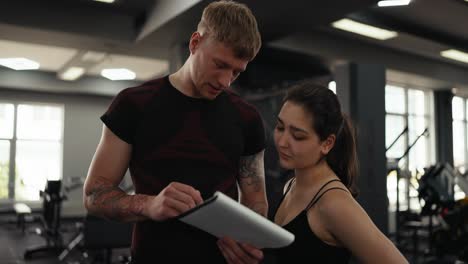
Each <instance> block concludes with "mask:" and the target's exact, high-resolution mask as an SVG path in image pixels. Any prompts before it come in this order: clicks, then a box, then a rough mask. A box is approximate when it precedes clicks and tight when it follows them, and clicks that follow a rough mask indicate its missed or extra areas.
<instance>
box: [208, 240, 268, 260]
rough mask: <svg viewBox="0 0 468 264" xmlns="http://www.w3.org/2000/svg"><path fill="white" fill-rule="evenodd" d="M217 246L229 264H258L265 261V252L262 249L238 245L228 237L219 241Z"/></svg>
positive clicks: (242, 244)
mask: <svg viewBox="0 0 468 264" xmlns="http://www.w3.org/2000/svg"><path fill="white" fill-rule="evenodd" d="M217 244H218V247H219V249H220V250H221V253H222V254H223V256H224V258H225V259H226V261H227V263H229V264H238V263H239V264H256V263H259V262H260V261H261V260H262V259H263V252H262V251H261V250H260V249H258V248H255V247H253V246H251V245H248V244H245V243H238V242H236V241H234V240H232V239H231V238H228V237H223V238H221V239H219V240H218V242H217Z"/></svg>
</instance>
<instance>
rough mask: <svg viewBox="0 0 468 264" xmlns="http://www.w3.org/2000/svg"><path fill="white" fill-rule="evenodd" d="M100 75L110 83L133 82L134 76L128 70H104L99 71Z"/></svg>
mask: <svg viewBox="0 0 468 264" xmlns="http://www.w3.org/2000/svg"><path fill="white" fill-rule="evenodd" d="M101 75H102V76H103V77H106V78H107V79H109V80H112V81H120V80H133V79H135V77H136V74H135V73H134V72H132V71H131V70H129V69H124V68H120V69H104V70H102V71H101Z"/></svg>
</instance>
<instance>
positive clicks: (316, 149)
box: [274, 82, 408, 264]
mask: <svg viewBox="0 0 468 264" xmlns="http://www.w3.org/2000/svg"><path fill="white" fill-rule="evenodd" d="M274 139H275V145H276V149H277V151H278V154H279V160H280V164H281V166H282V167H283V168H285V169H290V170H294V177H293V178H292V179H291V180H289V181H288V182H287V183H286V185H285V188H284V196H283V199H282V200H281V203H280V205H279V207H278V209H277V211H276V213H275V218H274V221H275V222H276V223H277V224H278V225H280V226H283V227H284V228H285V229H287V230H289V231H290V232H292V233H294V235H295V236H296V239H295V241H294V243H293V244H291V245H290V246H288V247H285V248H281V249H277V250H275V255H276V256H277V259H278V261H279V263H304V262H308V263H348V261H349V259H350V256H351V255H354V256H355V257H356V258H357V259H358V260H359V261H360V262H361V263H392V264H393V263H408V262H407V261H406V259H405V258H404V257H403V256H402V254H401V253H400V252H399V251H398V250H397V249H396V247H395V246H394V245H393V244H392V243H391V242H390V240H389V239H387V238H386V237H385V236H384V235H383V234H382V233H381V232H380V231H379V229H377V227H376V226H375V225H374V224H373V223H372V221H371V220H370V218H369V216H368V215H367V214H366V212H365V211H364V210H363V209H362V208H361V206H360V205H359V204H358V203H357V202H356V201H355V199H354V196H355V195H356V192H355V189H354V182H355V177H356V172H357V157H356V146H355V139H354V134H353V130H352V128H351V124H350V121H349V120H348V119H347V117H346V116H345V115H344V114H343V113H342V112H341V106H340V103H339V102H338V98H337V97H336V95H335V94H334V93H333V92H331V91H330V90H329V89H327V88H325V87H321V86H317V85H314V84H312V83H310V82H303V83H300V84H298V85H296V86H294V87H292V88H291V89H290V90H289V91H288V93H287V95H286V98H285V100H284V104H283V106H282V108H281V111H280V113H279V115H278V123H277V125H276V128H275V132H274Z"/></svg>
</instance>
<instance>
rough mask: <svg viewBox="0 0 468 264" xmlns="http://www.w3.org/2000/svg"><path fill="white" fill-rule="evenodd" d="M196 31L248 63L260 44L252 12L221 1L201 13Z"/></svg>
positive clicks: (233, 3) (239, 4)
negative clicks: (226, 47)
mask: <svg viewBox="0 0 468 264" xmlns="http://www.w3.org/2000/svg"><path fill="white" fill-rule="evenodd" d="M197 30H198V32H200V33H201V34H202V35H204V34H208V35H209V36H210V37H212V38H213V39H215V40H217V41H220V42H222V43H224V44H226V45H228V46H229V47H231V48H232V49H233V51H234V54H235V56H236V57H238V58H242V59H248V60H249V61H250V60H252V59H253V58H254V57H255V56H256V55H257V53H258V51H259V49H260V46H261V45H262V40H261V37H260V32H259V31H258V26H257V20H256V19H255V17H254V15H253V14H252V11H250V9H249V8H248V7H247V6H246V5H244V4H241V3H237V2H235V1H226V0H222V1H216V2H212V3H211V4H209V5H208V6H207V7H206V8H205V9H204V10H203V15H202V18H201V20H200V23H198V28H197Z"/></svg>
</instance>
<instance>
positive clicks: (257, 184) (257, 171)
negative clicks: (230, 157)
mask: <svg viewBox="0 0 468 264" xmlns="http://www.w3.org/2000/svg"><path fill="white" fill-rule="evenodd" d="M264 178H265V169H264V167H263V151H262V152H259V153H257V154H255V155H251V156H245V157H241V159H240V164H239V184H240V187H241V188H242V189H244V188H246V189H248V190H249V191H254V192H259V191H261V190H262V189H263V187H264V185H263V184H264Z"/></svg>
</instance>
